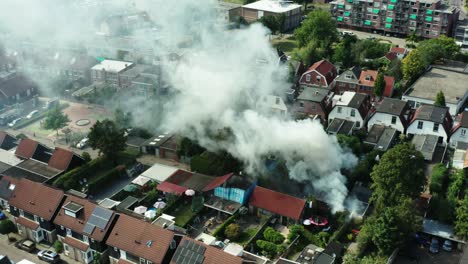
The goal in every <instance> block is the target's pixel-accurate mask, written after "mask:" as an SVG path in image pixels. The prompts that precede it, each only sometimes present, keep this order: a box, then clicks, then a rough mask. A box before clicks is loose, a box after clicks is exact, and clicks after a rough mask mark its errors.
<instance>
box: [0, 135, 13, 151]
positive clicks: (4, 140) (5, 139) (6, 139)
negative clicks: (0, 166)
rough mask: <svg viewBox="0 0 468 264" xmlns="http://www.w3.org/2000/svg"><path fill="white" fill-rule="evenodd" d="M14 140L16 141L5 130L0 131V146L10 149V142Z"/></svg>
mask: <svg viewBox="0 0 468 264" xmlns="http://www.w3.org/2000/svg"><path fill="white" fill-rule="evenodd" d="M14 142H16V138H15V137H13V136H12V135H10V134H8V133H6V132H5V131H0V148H2V149H4V150H9V149H11V148H10V147H12V146H14V144H12V143H14Z"/></svg>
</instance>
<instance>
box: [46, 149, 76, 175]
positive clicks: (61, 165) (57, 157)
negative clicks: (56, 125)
mask: <svg viewBox="0 0 468 264" xmlns="http://www.w3.org/2000/svg"><path fill="white" fill-rule="evenodd" d="M73 156H74V154H73V152H71V151H69V150H65V149H62V148H55V150H54V153H53V154H52V157H50V160H49V166H51V167H53V168H56V169H59V170H62V171H65V170H67V169H68V165H70V163H71V161H72V159H73Z"/></svg>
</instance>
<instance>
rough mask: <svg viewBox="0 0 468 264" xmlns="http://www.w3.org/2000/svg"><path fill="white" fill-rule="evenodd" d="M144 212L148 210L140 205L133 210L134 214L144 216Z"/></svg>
mask: <svg viewBox="0 0 468 264" xmlns="http://www.w3.org/2000/svg"><path fill="white" fill-rule="evenodd" d="M146 210H148V208H146V207H145V206H143V205H140V206H138V207H135V209H134V210H133V211H134V212H135V213H137V214H144V213H145V212H146Z"/></svg>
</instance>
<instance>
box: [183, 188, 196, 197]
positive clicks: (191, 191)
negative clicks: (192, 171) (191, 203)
mask: <svg viewBox="0 0 468 264" xmlns="http://www.w3.org/2000/svg"><path fill="white" fill-rule="evenodd" d="M185 195H187V196H194V195H195V191H194V190H192V189H188V190H186V191H185Z"/></svg>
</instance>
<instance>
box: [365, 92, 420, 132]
mask: <svg viewBox="0 0 468 264" xmlns="http://www.w3.org/2000/svg"><path fill="white" fill-rule="evenodd" d="M410 118H411V107H410V106H409V104H408V102H406V101H402V100H399V99H394V98H388V97H385V98H384V99H383V100H382V101H381V102H380V103H377V104H376V106H375V109H373V110H372V111H371V114H370V117H369V120H368V121H367V130H368V131H370V130H371V128H372V127H373V126H374V125H383V126H386V127H391V128H394V129H396V130H397V131H398V132H400V133H401V134H404V133H405V132H406V128H407V127H408V124H409V120H410Z"/></svg>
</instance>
